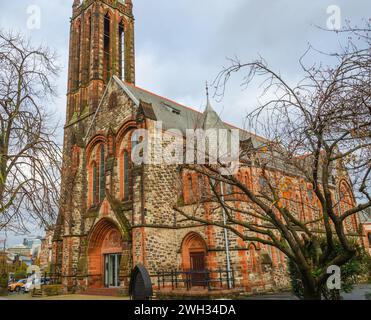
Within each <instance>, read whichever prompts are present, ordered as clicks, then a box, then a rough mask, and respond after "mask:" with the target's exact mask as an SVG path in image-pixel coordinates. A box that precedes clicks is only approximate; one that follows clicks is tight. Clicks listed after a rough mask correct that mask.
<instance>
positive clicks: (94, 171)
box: [91, 163, 98, 204]
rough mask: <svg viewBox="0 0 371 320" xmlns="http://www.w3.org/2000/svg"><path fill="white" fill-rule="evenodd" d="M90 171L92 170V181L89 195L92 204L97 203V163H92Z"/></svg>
mask: <svg viewBox="0 0 371 320" xmlns="http://www.w3.org/2000/svg"><path fill="white" fill-rule="evenodd" d="M92 171H93V177H92V178H93V181H92V184H93V185H92V195H91V199H92V203H93V204H96V203H97V199H98V168H97V165H96V163H93V166H92Z"/></svg>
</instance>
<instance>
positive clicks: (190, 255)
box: [182, 232, 207, 286]
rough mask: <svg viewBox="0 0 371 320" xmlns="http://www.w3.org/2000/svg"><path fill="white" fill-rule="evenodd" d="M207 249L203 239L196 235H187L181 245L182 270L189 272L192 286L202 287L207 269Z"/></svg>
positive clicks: (192, 233)
mask: <svg viewBox="0 0 371 320" xmlns="http://www.w3.org/2000/svg"><path fill="white" fill-rule="evenodd" d="M206 257H207V247H206V243H205V241H204V239H203V238H202V237H201V236H200V235H199V234H197V233H195V232H191V233H189V234H188V235H187V236H186V237H185V238H184V240H183V243H182V264H183V270H185V271H190V272H191V277H192V285H193V286H204V285H205V280H206V273H202V272H205V271H206V269H207V259H206Z"/></svg>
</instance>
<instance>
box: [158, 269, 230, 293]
mask: <svg viewBox="0 0 371 320" xmlns="http://www.w3.org/2000/svg"><path fill="white" fill-rule="evenodd" d="M157 286H158V290H161V289H162V288H166V287H169V288H170V286H171V288H172V290H175V289H179V288H183V289H184V288H185V289H187V291H189V290H191V289H192V288H193V287H203V288H204V289H208V290H209V291H211V290H217V289H219V290H220V289H234V288H235V274H234V270H233V269H232V270H222V269H219V270H186V271H162V272H158V273H157Z"/></svg>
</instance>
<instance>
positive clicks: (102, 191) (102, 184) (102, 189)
mask: <svg viewBox="0 0 371 320" xmlns="http://www.w3.org/2000/svg"><path fill="white" fill-rule="evenodd" d="M105 171H106V170H105V152H104V146H103V145H102V146H101V147H100V160H99V201H103V200H104V197H105V196H106V172H105Z"/></svg>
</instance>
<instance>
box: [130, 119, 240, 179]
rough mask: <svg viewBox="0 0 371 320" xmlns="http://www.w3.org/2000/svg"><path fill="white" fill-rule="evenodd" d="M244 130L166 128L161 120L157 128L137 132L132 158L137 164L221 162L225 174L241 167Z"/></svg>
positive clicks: (220, 166) (229, 173) (134, 134)
mask: <svg viewBox="0 0 371 320" xmlns="http://www.w3.org/2000/svg"><path fill="white" fill-rule="evenodd" d="M239 132H240V131H239V130H238V129H208V130H203V129H194V130H193V129H187V130H185V132H182V131H181V130H179V129H169V130H163V123H162V122H161V121H157V122H156V125H155V128H154V130H153V131H149V130H146V129H138V130H136V131H135V132H134V133H133V137H135V138H134V140H135V141H134V142H133V143H134V146H133V149H132V161H133V163H134V164H136V165H141V164H154V165H182V164H199V165H205V164H209V165H218V167H219V172H220V174H222V175H234V174H236V173H237V172H238V170H239V155H240V133H239Z"/></svg>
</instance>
